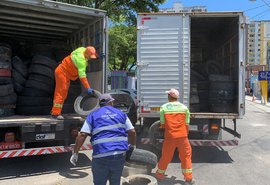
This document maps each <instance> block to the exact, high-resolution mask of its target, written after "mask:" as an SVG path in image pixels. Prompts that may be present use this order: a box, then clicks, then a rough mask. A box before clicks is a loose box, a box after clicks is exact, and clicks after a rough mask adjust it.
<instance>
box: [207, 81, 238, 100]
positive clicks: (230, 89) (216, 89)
mask: <svg viewBox="0 0 270 185" xmlns="http://www.w3.org/2000/svg"><path fill="white" fill-rule="evenodd" d="M234 98H235V83H234V82H216V81H215V82H211V83H210V87H209V99H211V100H216V99H221V100H232V99H234Z"/></svg>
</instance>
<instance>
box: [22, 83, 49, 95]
mask: <svg viewBox="0 0 270 185" xmlns="http://www.w3.org/2000/svg"><path fill="white" fill-rule="evenodd" d="M25 87H33V88H36V89H40V90H43V91H45V92H47V93H48V94H50V95H51V94H53V92H54V88H53V87H52V86H49V85H47V84H45V83H42V82H38V81H35V80H27V81H26V84H25Z"/></svg>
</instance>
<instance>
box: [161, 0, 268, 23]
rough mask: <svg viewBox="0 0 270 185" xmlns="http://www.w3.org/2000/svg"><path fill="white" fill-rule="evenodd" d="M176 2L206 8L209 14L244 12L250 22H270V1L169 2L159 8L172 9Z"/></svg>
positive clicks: (192, 0) (191, 0) (210, 0)
mask: <svg viewBox="0 0 270 185" xmlns="http://www.w3.org/2000/svg"><path fill="white" fill-rule="evenodd" d="M174 2H181V3H182V4H183V6H184V7H189V6H206V8H207V11H208V12H215V11H243V12H244V14H245V15H246V16H248V17H249V20H250V21H257V20H270V0H167V1H166V2H165V3H164V4H162V5H161V6H159V8H172V7H173V3H174Z"/></svg>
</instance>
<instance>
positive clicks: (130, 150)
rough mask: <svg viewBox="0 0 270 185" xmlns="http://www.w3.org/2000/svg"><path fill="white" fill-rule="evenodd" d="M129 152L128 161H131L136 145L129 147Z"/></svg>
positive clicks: (127, 153)
mask: <svg viewBox="0 0 270 185" xmlns="http://www.w3.org/2000/svg"><path fill="white" fill-rule="evenodd" d="M128 147H129V148H128V151H127V152H126V161H130V157H131V155H132V152H133V150H134V149H135V148H136V146H135V145H129V146H128Z"/></svg>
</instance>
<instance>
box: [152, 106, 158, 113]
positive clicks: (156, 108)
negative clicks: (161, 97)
mask: <svg viewBox="0 0 270 185" xmlns="http://www.w3.org/2000/svg"><path fill="white" fill-rule="evenodd" d="M159 110H160V107H151V111H152V112H159Z"/></svg>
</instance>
